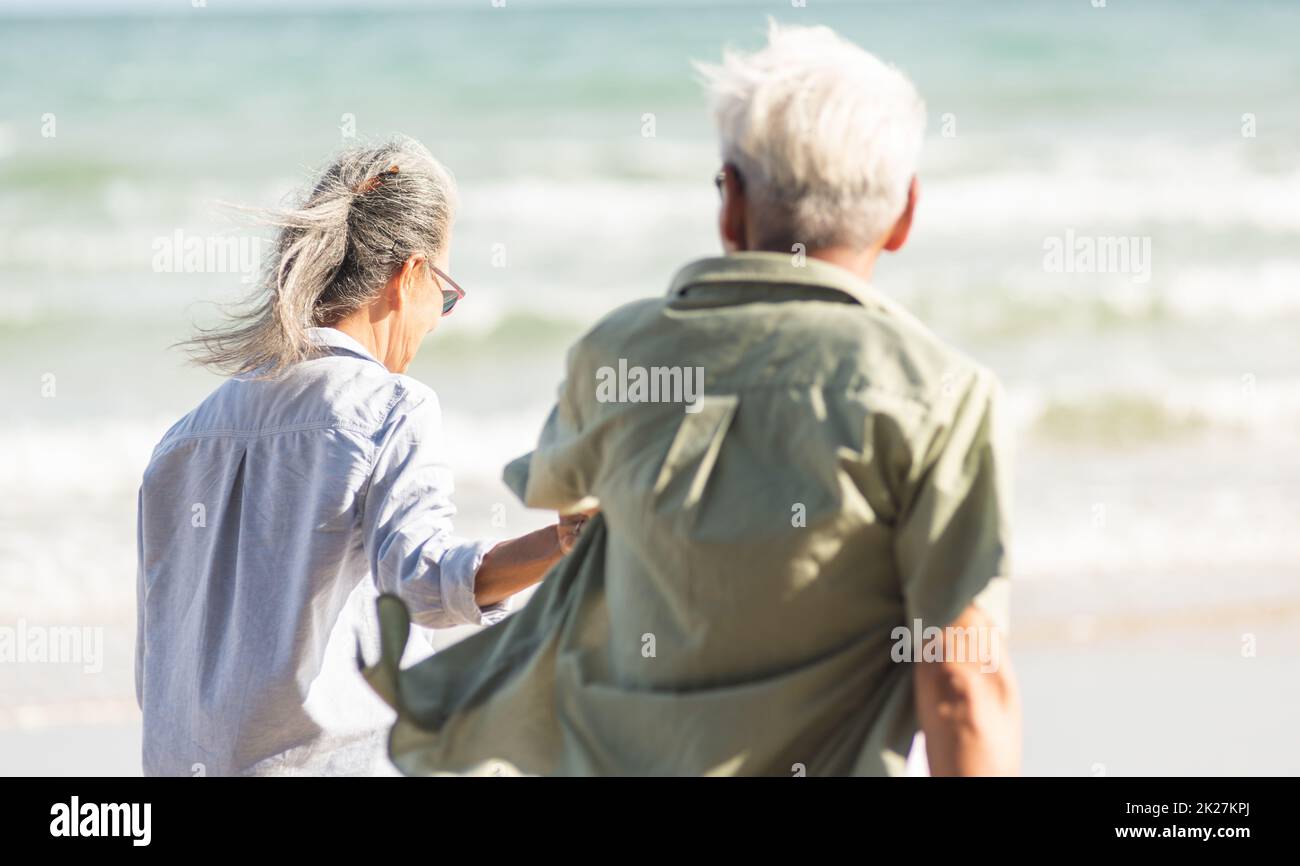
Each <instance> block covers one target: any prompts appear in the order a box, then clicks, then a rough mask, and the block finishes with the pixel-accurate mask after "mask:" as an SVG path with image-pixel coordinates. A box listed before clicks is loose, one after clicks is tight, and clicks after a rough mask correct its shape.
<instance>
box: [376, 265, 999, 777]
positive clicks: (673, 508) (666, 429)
mask: <svg viewBox="0 0 1300 866" xmlns="http://www.w3.org/2000/svg"><path fill="white" fill-rule="evenodd" d="M673 370H676V371H677V373H676V374H673ZM637 371H640V373H639V374H638V372H637ZM665 371H666V372H665ZM697 374H702V389H701V393H699V394H693V393H691V390H690V388H689V387H687V383H689V382H691V381H692V378H693V377H695V376H696V375H697ZM674 375H675V376H676V378H674ZM647 381H649V382H652V383H653V384H654V385H657V386H658V387H655V388H653V389H652V388H651V387H649V386H647V384H646V383H647ZM679 381H680V383H681V384H680V386H679V385H678V384H677V383H678V382H679ZM638 382H639V383H640V384H639V385H638ZM697 384H698V380H697ZM997 392H998V387H997V384H996V382H995V380H994V379H993V377H992V376H991V374H989V373H988V372H987V371H985V370H983V369H982V368H980V367H978V366H977V365H975V364H974V363H972V362H971V361H969V360H967V359H965V358H964V357H962V356H961V355H959V354H958V353H957V352H955V351H954V350H952V349H951V348H949V347H947V346H945V345H944V344H943V343H941V342H940V341H939V340H938V339H937V338H936V337H935V336H934V335H933V334H932V333H930V331H928V330H927V329H926V328H925V327H924V326H923V325H921V324H920V323H919V322H918V321H917V320H916V319H914V318H913V317H912V316H910V315H909V314H908V313H907V312H905V311H904V310H902V309H901V308H900V307H899V306H898V305H896V304H895V303H893V302H892V301H889V300H887V299H886V298H884V297H882V296H881V295H879V294H877V293H876V292H875V291H874V290H873V289H872V288H870V287H869V286H868V285H867V284H865V283H864V282H862V281H861V280H859V279H857V278H856V277H855V276H853V275H852V274H850V273H849V272H848V271H845V270H843V269H841V268H838V267H836V266H834V265H831V264H828V263H825V262H821V261H818V260H815V259H801V258H798V257H793V256H787V255H782V254H774V253H742V254H738V255H733V256H728V257H724V258H714V259H706V260H702V261H698V262H695V263H693V264H691V265H689V266H687V267H686V268H684V269H683V270H682V271H681V272H680V273H679V274H678V275H677V277H676V279H675V280H674V281H673V284H672V287H671V290H670V291H669V293H668V295H667V297H664V298H657V299H651V300H646V301H641V302H637V303H633V304H630V305H628V306H625V307H622V308H620V309H618V310H616V311H615V312H614V313H612V314H611V315H609V316H608V317H606V318H605V319H604V320H603V321H601V322H600V323H599V324H597V325H596V326H595V328H594V329H593V330H592V331H591V332H590V333H588V334H587V335H586V336H585V337H583V338H582V339H581V340H580V341H579V342H578V343H577V345H575V346H574V347H573V349H572V350H571V352H570V354H569V359H568V370H567V374H566V380H565V383H564V385H563V387H562V388H561V392H560V397H559V401H558V404H557V405H556V407H555V409H554V410H553V411H552V413H551V416H550V418H549V419H548V421H547V422H546V426H545V428H544V429H543V431H542V434H541V440H540V442H539V443H538V446H537V449H536V450H535V451H534V452H533V453H532V454H531V455H528V456H526V457H523V458H520V459H519V460H517V461H515V462H514V463H512V464H511V465H510V466H508V467H507V469H506V474H505V477H506V481H507V483H508V484H509V485H510V487H511V488H512V489H513V490H514V491H515V492H516V493H517V494H518V495H519V496H520V497H521V498H522V500H523V501H524V503H525V504H526V505H528V506H530V507H534V508H546V509H556V510H560V511H571V510H574V509H577V508H580V507H587V506H590V505H592V504H594V503H595V502H599V505H600V509H601V514H600V516H599V517H597V518H596V519H594V520H593V521H591V522H590V523H589V524H588V527H587V529H586V530H584V532H583V534H582V536H581V538H580V540H579V543H578V546H577V547H576V548H575V550H574V551H573V552H572V553H571V554H570V555H569V556H567V557H565V559H564V560H562V561H561V562H560V563H559V564H558V565H557V566H556V567H555V568H554V569H552V571H551V572H550V574H549V575H548V576H547V578H546V580H545V581H544V583H543V584H542V586H541V587H540V588H539V589H538V591H537V593H536V595H535V596H534V597H533V598H532V599H531V601H530V602H529V603H528V604H527V606H525V607H524V609H523V610H521V611H520V612H519V613H517V614H515V615H514V616H512V617H511V618H509V619H508V620H506V621H505V622H503V623H501V624H499V625H496V626H493V627H492V628H489V629H487V630H485V631H483V632H481V633H478V634H476V635H474V636H472V637H470V638H469V639H468V640H466V641H464V642H463V643H461V644H458V645H456V646H453V647H451V648H450V649H448V650H446V651H444V652H442V653H440V654H438V655H436V656H434V657H432V658H430V659H428V660H426V661H424V662H422V663H421V664H418V665H416V666H414V667H412V668H410V669H409V670H405V671H399V670H398V659H399V658H400V656H401V651H402V648H403V646H404V644H405V639H406V628H407V619H406V616H405V612H404V610H403V608H402V605H401V602H400V601H398V600H397V599H395V598H392V597H387V598H384V599H381V601H380V614H381V621H382V625H383V631H384V634H385V641H384V656H383V658H382V659H381V660H380V661H379V663H378V664H376V665H375V666H374V667H372V668H369V669H368V670H367V671H366V676H367V678H368V679H369V681H370V682H371V685H372V686H374V688H375V689H376V691H378V692H379V693H380V694H381V695H382V696H383V697H384V698H385V699H386V700H388V701H389V703H390V704H391V705H393V706H394V708H395V709H396V710H397V711H398V715H399V718H398V721H397V723H396V724H395V726H394V728H393V731H392V737H391V742H390V756H391V757H392V759H393V761H394V762H395V763H396V765H397V766H398V767H399V768H400V769H402V770H403V771H404V772H407V773H411V774H423V773H432V772H463V771H470V770H474V769H476V768H481V767H482V766H483V765H484V763H485V762H490V761H496V762H502V763H503V764H504V765H506V766H508V767H511V768H513V769H514V770H516V771H519V772H523V773H537V774H560V775H579V774H580V775H589V774H605V775H615V774H616V775H695V774H779V775H791V774H800V773H805V774H807V775H843V774H870V775H880V774H898V773H900V772H902V769H903V765H904V761H905V759H906V756H907V752H908V749H909V747H910V745H911V742H912V739H913V736H914V734H915V732H916V730H917V717H916V711H915V705H914V696H913V685H912V682H913V680H912V670H911V664H909V663H907V662H900V661H895V660H894V658H895V653H894V652H893V650H895V648H896V643H897V638H896V636H895V629H897V628H899V627H906V628H911V627H913V626H914V624H915V623H916V621H917V620H920V621H921V623H922V627H923V628H924V627H928V626H932V625H933V626H944V625H947V624H948V623H950V622H952V621H953V619H954V618H955V617H956V616H957V615H958V614H960V613H961V612H962V611H963V610H964V609H965V608H966V607H967V606H968V605H970V604H972V603H978V604H979V605H980V606H981V607H982V608H983V609H984V610H985V611H986V612H987V613H988V614H989V615H990V616H991V617H992V619H993V620H994V621H995V622H997V623H998V624H999V625H1001V626H1002V627H1004V628H1005V626H1006V618H1007V593H1006V586H1005V579H1004V576H1005V575H1006V573H1007V565H1006V559H1005V557H1006V551H1007V548H1008V534H1007V513H1008V504H1007V499H1006V494H1005V483H1004V475H1005V469H1004V457H1005V452H1004V451H1003V450H1002V448H1001V447H1000V446H998V445H996V444H995V441H996V438H997V437H996V420H995V415H994V401H995V398H996V395H997ZM650 396H654V397H656V398H657V402H650V401H649V399H648V398H649V397H650ZM691 397H694V400H693V401H692V402H689V403H688V402H685V401H686V400H687V399H689V398H691Z"/></svg>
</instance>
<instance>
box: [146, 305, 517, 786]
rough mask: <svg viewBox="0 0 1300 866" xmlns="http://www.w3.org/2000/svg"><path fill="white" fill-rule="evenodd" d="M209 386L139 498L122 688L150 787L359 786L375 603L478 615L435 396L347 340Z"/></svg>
mask: <svg viewBox="0 0 1300 866" xmlns="http://www.w3.org/2000/svg"><path fill="white" fill-rule="evenodd" d="M309 333H310V337H311V339H312V340H313V342H314V343H315V344H316V346H317V347H318V350H319V357H315V358H312V359H310V360H307V361H304V362H302V363H299V364H297V365H295V366H294V367H292V368H291V369H290V370H289V371H288V372H287V373H285V374H284V375H282V376H280V377H278V378H275V379H255V378H251V377H236V378H233V379H230V380H228V381H227V382H225V383H224V384H223V385H222V386H221V387H220V388H218V389H217V390H216V391H215V392H214V393H213V394H212V395H211V396H209V397H208V398H207V399H206V400H205V401H204V402H203V403H202V404H201V405H200V406H199V407H198V408H197V409H195V410H194V411H193V412H191V413H190V414H189V415H187V416H185V417H184V418H183V419H181V421H179V422H178V423H177V424H176V425H175V426H174V427H172V429H171V430H169V431H168V432H167V434H166V435H165V436H164V437H163V440H162V442H161V443H159V445H158V447H157V448H156V449H155V451H154V454H153V457H152V459H151V461H150V463H149V466H148V468H147V469H146V471H145V475H144V481H143V484H142V486H141V488H140V501H139V521H138V527H139V538H138V550H139V576H138V624H139V625H138V628H139V631H138V635H137V642H136V693H137V699H138V700H139V703H140V707H141V709H142V710H143V712H144V771H145V773H146V774H147V775H198V774H205V775H228V774H279V773H295V774H366V773H373V772H384V771H385V770H386V769H388V768H389V765H388V763H387V761H386V759H385V758H384V757H383V750H384V749H383V744H384V741H385V737H386V733H387V731H386V730H385V729H384V726H385V724H386V723H387V722H390V721H391V719H392V714H391V712H390V711H389V710H388V709H387V708H386V707H384V706H383V704H382V703H381V702H379V701H378V700H377V699H376V698H375V697H374V695H373V694H372V693H370V691H369V689H367V688H366V686H365V684H364V682H363V681H362V680H361V678H360V677H359V676H358V674H357V671H356V665H355V661H354V659H355V656H356V652H357V649H358V646H357V643H358V641H359V642H360V644H361V646H360V649H361V650H362V652H367V651H377V649H378V646H379V635H378V633H377V629H376V627H375V624H374V622H373V609H374V608H373V605H374V599H375V598H376V597H377V595H378V594H379V593H380V592H388V593H394V594H396V595H398V596H400V597H401V598H402V599H403V600H404V601H405V602H406V604H407V605H409V607H410V609H411V612H412V618H413V620H414V622H415V623H416V625H418V626H423V627H435V628H436V627H444V626H452V625H460V624H466V623H472V624H481V623H487V622H493V621H495V620H497V619H500V618H501V617H502V616H504V614H505V607H504V605H494V606H491V607H488V608H485V609H482V610H480V608H479V607H478V605H477V604H476V603H475V600H474V575H475V573H476V572H477V571H478V568H479V565H480V563H481V562H482V560H483V556H484V554H485V553H486V552H487V551H488V550H489V549H490V548H491V547H492V543H491V542H468V541H464V540H461V539H457V538H456V537H455V536H453V534H452V516H453V515H454V514H455V507H454V506H453V505H452V499H451V495H452V471H451V467H450V466H449V465H448V462H447V455H448V449H447V447H446V443H445V442H444V441H443V440H442V435H441V416H440V410H439V406H438V399H437V396H436V395H435V394H434V392H433V391H432V390H430V389H429V388H428V387H426V386H424V385H422V384H421V383H419V382H417V381H415V380H414V379H411V378H409V377H407V376H403V375H398V374H394V373H391V372H389V371H388V370H387V369H386V368H385V367H384V366H383V365H382V364H381V363H379V361H378V360H376V359H375V358H374V357H373V356H372V355H371V354H370V353H369V352H367V351H366V349H365V348H364V347H363V346H362V345H361V344H360V343H358V342H357V341H356V340H354V339H352V338H351V337H349V336H347V335H346V334H344V333H342V332H341V331H337V330H334V329H331V328H313V329H311V330H310V332H309Z"/></svg>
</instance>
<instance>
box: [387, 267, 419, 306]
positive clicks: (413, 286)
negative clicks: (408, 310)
mask: <svg viewBox="0 0 1300 866" xmlns="http://www.w3.org/2000/svg"><path fill="white" fill-rule="evenodd" d="M424 268H425V264H424V256H422V255H416V256H411V257H410V258H408V259H407V260H406V261H404V262H402V266H401V267H400V268H398V269H397V272H396V273H395V274H393V276H392V277H390V278H389V280H388V285H387V286H385V287H384V288H385V294H386V300H387V301H388V307H389V309H392V310H397V311H401V309H402V308H403V307H404V306H406V305H407V304H408V303H410V302H412V301H414V300H415V298H416V297H417V295H418V294H419V292H420V275H421V274H422V273H424Z"/></svg>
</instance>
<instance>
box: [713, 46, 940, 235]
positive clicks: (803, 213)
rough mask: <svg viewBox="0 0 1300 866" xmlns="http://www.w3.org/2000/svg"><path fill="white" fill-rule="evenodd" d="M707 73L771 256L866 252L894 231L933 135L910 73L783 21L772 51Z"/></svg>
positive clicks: (726, 140) (732, 157) (730, 59)
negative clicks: (796, 250)
mask: <svg viewBox="0 0 1300 866" xmlns="http://www.w3.org/2000/svg"><path fill="white" fill-rule="evenodd" d="M696 68H697V69H698V70H699V71H700V73H701V74H702V75H703V76H704V80H705V86H706V87H707V89H708V91H709V95H710V97H711V100H712V103H713V110H714V115H715V118H716V120H717V124H718V132H719V134H720V137H721V139H722V158H723V160H724V161H726V162H728V163H730V164H731V165H733V166H734V167H735V169H736V170H737V171H738V172H739V173H740V177H741V180H742V182H743V183H744V189H745V194H746V197H747V198H749V199H750V200H751V201H752V202H753V204H754V208H753V211H752V214H751V216H752V217H753V219H754V221H755V222H756V225H755V226H754V230H755V232H756V234H757V236H758V237H757V240H758V243H759V246H760V247H762V248H765V249H788V248H789V247H790V245H792V244H795V243H802V244H804V245H805V247H806V248H807V249H817V248H818V247H826V246H831V245H839V244H847V245H850V246H854V247H858V248H862V247H866V246H868V245H870V244H871V243H873V242H875V241H877V240H879V239H880V238H881V237H883V236H884V234H885V233H886V232H888V231H889V230H890V229H891V228H892V227H893V225H894V223H895V221H897V219H898V217H899V216H901V215H902V212H903V208H904V206H905V205H906V203H907V189H908V186H909V184H910V183H911V180H912V177H913V176H914V175H915V174H916V164H917V159H918V158H919V156H920V151H921V140H922V138H923V137H924V134H925V103H924V102H922V101H921V97H920V95H919V94H918V93H917V92H916V88H915V87H913V86H912V83H911V82H910V81H909V80H908V79H907V78H906V76H904V75H903V74H902V73H901V72H899V71H898V70H897V69H895V68H894V67H893V66H890V65H889V64H886V63H884V62H882V61H880V60H879V59H877V58H876V57H874V56H873V55H871V54H869V53H867V52H866V51H864V50H863V49H861V48H859V47H858V46H857V45H854V44H853V43H852V42H849V41H848V40H846V39H843V38H841V37H840V36H838V35H837V34H836V33H835V32H834V31H832V30H831V29H830V28H829V27H796V26H782V25H779V24H777V23H776V22H775V21H772V22H770V24H769V27H768V44H767V46H766V47H764V48H762V49H760V50H759V51H756V52H754V53H752V54H742V53H737V52H734V51H726V52H724V54H723V60H722V63H721V64H720V65H716V66H713V65H707V64H696Z"/></svg>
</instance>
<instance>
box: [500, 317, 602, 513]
mask: <svg viewBox="0 0 1300 866" xmlns="http://www.w3.org/2000/svg"><path fill="white" fill-rule="evenodd" d="M583 351H584V349H583V343H582V342H579V343H578V344H577V345H575V346H574V347H573V348H572V349H571V350H570V351H569V355H568V360H567V362H566V365H565V366H566V375H565V380H564V382H563V383H561V385H560V392H559V396H558V398H557V400H556V403H555V406H554V407H553V408H552V409H551V413H550V415H548V416H547V419H546V424H545V425H544V426H543V427H542V434H541V436H540V437H539V439H538V442H537V448H536V449H534V450H533V451H532V452H531V453H529V454H525V455H524V456H522V457H520V458H518V459H516V460H514V461H512V462H511V463H509V464H508V465H507V466H506V468H505V472H504V475H503V480H504V481H505V483H506V486H507V487H509V488H510V489H511V490H513V491H514V493H515V495H516V496H518V497H519V499H520V501H521V502H523V503H524V505H527V506H528V507H529V508H546V509H550V510H552V511H558V512H560V513H561V514H567V513H571V512H574V511H580V510H586V509H590V508H594V507H595V506H596V504H597V502H596V499H595V498H594V496H593V495H592V491H591V486H592V480H593V477H594V474H595V470H596V467H597V466H598V465H599V459H600V454H599V447H598V443H597V441H596V437H595V435H594V434H593V433H592V431H589V430H588V429H586V426H585V425H584V423H583V414H584V412H583V409H582V405H581V400H580V399H579V393H578V389H577V387H576V386H577V381H578V377H579V376H580V375H581V374H580V373H579V370H580V368H581V366H582V365H581V363H580V359H581V357H582V354H583ZM593 382H594V380H593ZM589 390H593V391H594V385H593V386H592V388H591V389H589Z"/></svg>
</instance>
